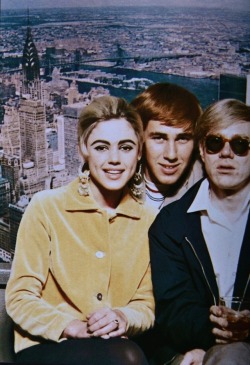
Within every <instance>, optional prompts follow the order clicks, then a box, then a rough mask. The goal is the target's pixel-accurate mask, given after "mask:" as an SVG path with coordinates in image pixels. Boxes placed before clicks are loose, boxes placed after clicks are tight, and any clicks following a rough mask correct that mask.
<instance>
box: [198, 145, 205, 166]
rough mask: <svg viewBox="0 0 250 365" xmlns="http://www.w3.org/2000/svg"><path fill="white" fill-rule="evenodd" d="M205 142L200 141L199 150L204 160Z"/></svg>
mask: <svg viewBox="0 0 250 365" xmlns="http://www.w3.org/2000/svg"><path fill="white" fill-rule="evenodd" d="M204 148H205V147H204V144H203V143H202V142H200V143H199V151H200V156H201V159H202V161H203V162H204Z"/></svg>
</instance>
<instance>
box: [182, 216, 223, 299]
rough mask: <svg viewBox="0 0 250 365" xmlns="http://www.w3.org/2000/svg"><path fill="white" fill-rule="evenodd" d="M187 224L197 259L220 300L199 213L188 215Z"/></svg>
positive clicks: (188, 235) (188, 234)
mask: <svg viewBox="0 0 250 365" xmlns="http://www.w3.org/2000/svg"><path fill="white" fill-rule="evenodd" d="M187 222H188V231H187V232H188V233H187V238H188V240H189V241H190V242H191V244H192V246H193V248H194V250H195V252H196V254H197V257H198V259H199V261H200V263H201V265H202V267H203V269H204V273H205V275H206V278H207V280H208V282H209V285H210V287H211V289H212V292H213V294H214V296H215V298H216V299H217V300H218V299H219V291H218V286H217V282H216V277H215V273H214V269H213V265H212V261H211V259H210V255H209V252H208V249H207V245H206V242H205V239H204V236H203V233H202V229H201V220H200V214H199V212H195V213H188V214H187Z"/></svg>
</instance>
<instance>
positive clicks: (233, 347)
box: [149, 99, 250, 365]
mask: <svg viewBox="0 0 250 365" xmlns="http://www.w3.org/2000/svg"><path fill="white" fill-rule="evenodd" d="M196 133H197V134H196V137H197V139H198V141H200V142H199V148H200V154H201V158H202V160H203V162H204V166H205V170H206V173H207V178H206V179H203V180H201V181H200V182H198V183H197V184H195V186H193V187H192V188H191V189H190V190H189V191H188V192H187V193H186V194H185V195H184V196H183V197H182V198H181V199H180V200H179V201H176V202H174V203H172V204H170V205H168V206H167V207H165V208H164V209H162V210H161V211H160V213H159V214H158V215H157V217H156V220H155V222H154V223H153V224H152V226H151V228H150V231H149V237H150V250H151V264H152V278H153V286H154V293H155V300H156V323H157V324H158V325H159V327H160V329H161V332H162V337H163V338H164V341H165V343H164V346H162V348H161V349H160V350H159V351H158V353H157V356H156V357H155V362H152V363H153V364H157V365H158V364H161V365H162V364H178V365H179V364H181V365H201V364H206V365H210V364H216V365H229V364H234V365H249V359H250V311H249V309H250V308H249V303H248V305H246V307H245V309H246V315H247V316H248V319H247V320H246V322H247V321H248V328H245V329H244V331H243V330H241V329H238V330H233V329H232V328H230V327H229V326H230V323H229V322H228V321H227V320H226V319H225V318H224V314H223V313H224V311H223V308H222V307H221V306H220V305H219V298H220V297H224V296H232V295H233V296H237V297H242V298H244V299H245V300H248V301H249V300H250V245H249V237H250V219H249V198H250V189H249V185H250V152H249V146H250V107H249V106H246V105H245V104H244V103H242V102H240V101H238V100H233V99H226V100H222V101H219V102H217V103H215V104H213V105H212V106H210V107H209V108H208V109H207V110H206V111H205V112H204V114H203V115H202V117H201V118H200V120H199V122H198V125H197V130H196ZM243 309H244V306H243V305H242V307H241V310H243ZM227 310H228V309H227ZM215 345H216V346H215Z"/></svg>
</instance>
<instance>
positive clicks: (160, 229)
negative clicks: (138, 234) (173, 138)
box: [149, 180, 250, 365]
mask: <svg viewBox="0 0 250 365" xmlns="http://www.w3.org/2000/svg"><path fill="white" fill-rule="evenodd" d="M201 182H202V180H200V181H199V182H198V183H197V184H195V185H194V186H193V187H192V188H191V189H190V190H189V191H188V192H187V193H186V194H185V195H184V196H183V197H182V198H181V199H180V200H178V201H176V202H174V203H172V204H170V205H168V206H166V207H164V208H163V209H162V210H161V211H160V213H159V214H158V215H157V217H156V219H155V221H154V223H153V224H152V226H151V227H150V230H149V238H150V252H151V265H152V279H153V287H154V294H155V299H156V325H157V326H159V328H160V331H161V333H162V336H164V342H165V345H164V346H163V347H162V348H161V350H160V351H158V354H157V355H156V361H155V362H154V363H155V364H159V365H160V364H161V365H162V364H167V363H168V361H170V360H171V359H172V358H173V357H174V356H175V355H176V354H178V353H185V352H186V351H189V350H191V349H194V348H201V349H204V350H205V351H206V350H207V349H208V348H210V347H211V346H212V345H214V344H215V339H214V337H213V335H212V333H211V330H212V324H211V323H210V321H209V308H210V306H211V305H213V304H218V300H219V292H218V287H217V283H216V278H215V273H214V270H213V266H212V262H211V260H210V256H209V253H208V250H207V246H206V244H205V240H204V237H203V234H202V230H201V222H200V214H199V212H194V213H187V210H188V208H189V207H190V205H191V204H192V202H193V200H194V198H195V196H196V194H197V192H198V189H199V187H200V184H201ZM249 221H250V220H249V216H248V222H247V226H246V230H245V234H244V239H243V242H242V247H241V252H240V258H239V263H238V269H237V274H236V280H235V285H234V295H235V296H244V297H245V298H248V299H249V298H250V222H249Z"/></svg>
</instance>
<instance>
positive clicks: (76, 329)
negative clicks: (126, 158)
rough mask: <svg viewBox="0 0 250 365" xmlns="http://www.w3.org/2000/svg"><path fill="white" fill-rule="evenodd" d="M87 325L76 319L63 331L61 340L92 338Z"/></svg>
mask: <svg viewBox="0 0 250 365" xmlns="http://www.w3.org/2000/svg"><path fill="white" fill-rule="evenodd" d="M90 337H91V333H90V332H89V331H88V327H87V323H86V322H82V321H80V320H79V319H74V320H73V321H72V322H70V324H69V325H68V326H67V327H66V328H65V330H64V331H63V333H62V335H61V338H90Z"/></svg>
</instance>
